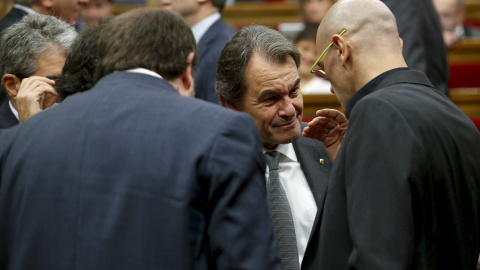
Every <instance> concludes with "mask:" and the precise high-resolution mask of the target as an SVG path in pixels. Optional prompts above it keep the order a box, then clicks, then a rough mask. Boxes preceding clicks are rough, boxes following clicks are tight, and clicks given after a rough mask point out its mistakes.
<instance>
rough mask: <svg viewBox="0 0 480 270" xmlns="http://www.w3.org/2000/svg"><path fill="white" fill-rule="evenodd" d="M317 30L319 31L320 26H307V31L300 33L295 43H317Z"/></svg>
mask: <svg viewBox="0 0 480 270" xmlns="http://www.w3.org/2000/svg"><path fill="white" fill-rule="evenodd" d="M317 29H318V26H315V25H306V26H305V29H303V30H302V31H301V32H300V33H298V35H297V36H296V37H295V39H294V40H293V42H295V43H297V42H299V41H300V40H313V42H316V40H317Z"/></svg>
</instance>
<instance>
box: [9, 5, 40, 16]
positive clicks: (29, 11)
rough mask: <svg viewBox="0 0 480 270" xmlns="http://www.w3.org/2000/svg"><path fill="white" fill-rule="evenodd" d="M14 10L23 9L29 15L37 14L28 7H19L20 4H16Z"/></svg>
mask: <svg viewBox="0 0 480 270" xmlns="http://www.w3.org/2000/svg"><path fill="white" fill-rule="evenodd" d="M13 7H14V8H17V9H21V10H23V11H25V12H27V13H28V14H37V12H36V11H35V10H33V9H31V8H29V7H27V6H22V5H19V4H15V5H13Z"/></svg>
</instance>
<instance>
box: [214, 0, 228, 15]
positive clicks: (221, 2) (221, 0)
mask: <svg viewBox="0 0 480 270" xmlns="http://www.w3.org/2000/svg"><path fill="white" fill-rule="evenodd" d="M212 3H213V5H214V6H215V7H216V8H218V12H222V11H223V8H224V7H225V0H212Z"/></svg>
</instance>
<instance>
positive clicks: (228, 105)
mask: <svg viewBox="0 0 480 270" xmlns="http://www.w3.org/2000/svg"><path fill="white" fill-rule="evenodd" d="M218 97H219V98H220V102H222V104H223V106H225V108H228V109H230V110H234V111H239V108H238V107H237V105H235V104H234V103H233V102H229V101H227V100H225V99H224V98H223V97H222V96H218Z"/></svg>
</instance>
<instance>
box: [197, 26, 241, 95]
mask: <svg viewBox="0 0 480 270" xmlns="http://www.w3.org/2000/svg"><path fill="white" fill-rule="evenodd" d="M234 35H235V30H233V29H232V28H230V27H228V26H227V25H226V24H225V22H224V21H223V20H222V19H221V18H220V19H219V20H218V21H216V22H215V23H214V24H213V25H212V26H211V27H210V28H209V29H208V31H207V32H206V33H205V35H204V36H203V37H202V38H201V39H200V41H199V42H198V52H199V56H200V59H199V62H198V66H197V69H196V73H195V97H196V98H200V99H203V100H206V101H210V102H213V103H216V104H220V99H219V98H218V95H217V93H216V92H215V78H216V74H217V65H218V58H219V57H220V53H221V52H222V50H223V47H225V44H227V42H228V41H230V39H231V38H232V37H233V36H234Z"/></svg>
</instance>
